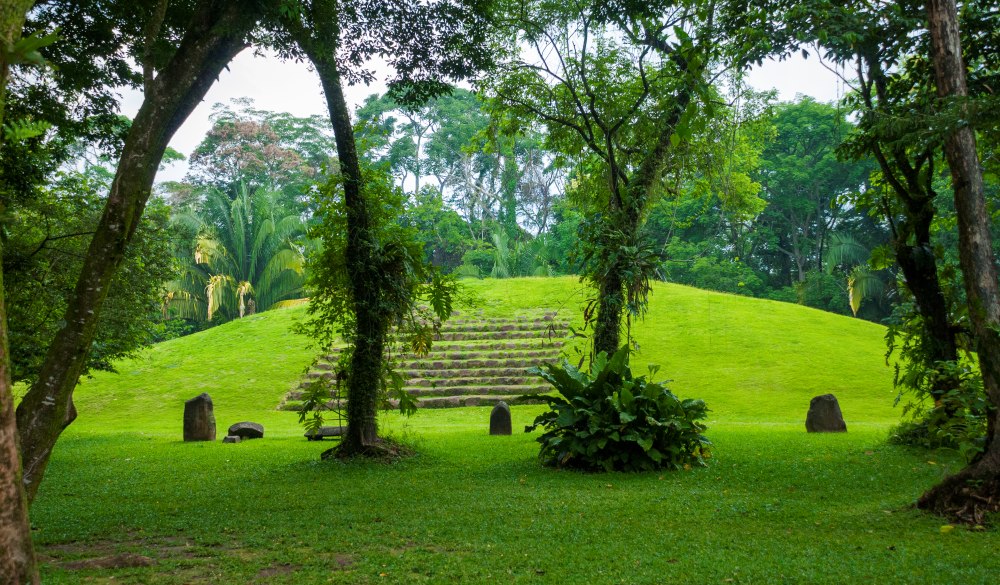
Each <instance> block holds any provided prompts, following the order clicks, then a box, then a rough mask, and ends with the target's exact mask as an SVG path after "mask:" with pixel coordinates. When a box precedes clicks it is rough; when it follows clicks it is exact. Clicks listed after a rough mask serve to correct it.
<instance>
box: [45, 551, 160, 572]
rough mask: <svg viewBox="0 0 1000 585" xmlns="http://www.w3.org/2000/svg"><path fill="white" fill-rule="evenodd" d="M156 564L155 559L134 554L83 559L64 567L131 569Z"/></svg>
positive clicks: (66, 564) (64, 564) (76, 568)
mask: <svg viewBox="0 0 1000 585" xmlns="http://www.w3.org/2000/svg"><path fill="white" fill-rule="evenodd" d="M155 564H156V561H154V560H153V559H151V558H149V557H147V556H143V555H137V554H133V553H120V554H115V555H108V556H104V557H97V558H92V559H82V560H79V561H71V562H68V563H63V567H65V568H67V569H73V570H81V569H129V568H133V567H152V566H153V565H155Z"/></svg>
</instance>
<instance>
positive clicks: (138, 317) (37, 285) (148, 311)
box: [4, 167, 175, 384]
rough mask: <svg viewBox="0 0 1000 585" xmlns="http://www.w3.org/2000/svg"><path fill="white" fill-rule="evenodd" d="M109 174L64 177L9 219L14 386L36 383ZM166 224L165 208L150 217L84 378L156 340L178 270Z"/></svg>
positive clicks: (97, 171) (109, 304)
mask: <svg viewBox="0 0 1000 585" xmlns="http://www.w3.org/2000/svg"><path fill="white" fill-rule="evenodd" d="M108 175H109V173H108V171H107V170H105V169H103V168H101V167H96V168H93V167H92V168H91V169H89V171H85V172H80V171H66V172H63V173H60V174H59V175H57V176H56V177H54V178H53V181H52V184H51V186H50V187H48V188H47V189H45V192H44V193H42V194H40V195H38V196H37V197H36V198H34V200H33V201H31V202H29V203H27V204H25V205H21V206H19V207H18V209H16V210H15V211H14V212H13V213H11V214H10V215H9V216H8V220H7V222H6V224H5V226H4V227H5V230H6V244H5V254H4V272H5V273H6V275H7V276H8V280H7V283H6V284H7V286H6V291H5V292H6V295H7V299H8V301H9V302H11V303H12V304H14V305H16V306H17V307H18V310H17V311H13V312H11V313H10V316H9V325H10V339H11V348H12V353H11V360H12V363H11V375H12V378H13V380H14V381H15V382H27V383H29V384H32V383H34V382H35V381H36V379H37V376H38V372H39V368H40V366H41V364H42V362H43V361H44V359H45V356H46V353H47V350H48V345H49V343H50V341H51V339H52V336H53V335H54V334H55V332H56V331H57V330H58V329H59V327H60V323H59V320H60V319H61V318H62V314H63V312H64V311H65V310H66V303H67V299H69V298H71V295H72V293H73V286H74V284H75V283H76V280H77V278H78V277H79V273H80V266H81V259H82V258H83V256H84V254H85V252H86V246H87V243H88V240H89V237H90V235H91V234H92V233H93V231H94V226H96V225H97V222H98V220H99V219H100V215H101V211H102V209H103V207H104V197H105V196H106V194H107V189H108V187H109V185H110V179H109V178H108ZM167 217H168V214H167V209H166V207H165V205H164V204H162V203H160V202H154V203H153V204H152V205H150V209H149V210H148V211H147V212H146V214H145V215H144V217H143V219H142V223H141V225H140V226H139V227H138V229H137V231H136V235H135V239H134V240H133V242H132V245H130V246H129V249H128V250H127V252H126V255H125V259H124V261H123V263H122V270H120V271H119V272H118V273H117V275H116V276H115V281H114V283H113V285H112V286H113V288H112V290H111V291H110V292H109V294H108V298H107V300H106V302H105V307H104V310H103V311H102V312H101V315H100V318H99V319H98V322H97V327H96V331H95V334H94V341H93V343H92V345H91V347H90V348H89V351H88V352H87V357H88V360H87V362H86V364H85V366H84V371H87V370H91V369H96V370H108V371H113V362H114V361H116V360H119V359H121V358H123V357H127V356H131V355H133V354H134V353H135V351H136V350H138V349H139V348H141V347H144V346H145V345H147V344H148V343H150V341H151V340H152V331H153V319H154V318H155V316H156V306H157V304H158V300H159V298H160V294H161V283H163V282H164V281H166V280H169V279H171V278H173V276H174V270H175V265H174V262H173V259H172V257H171V253H170V252H171V251H170V249H169V239H168V238H167V237H166V235H165V234H166V231H167Z"/></svg>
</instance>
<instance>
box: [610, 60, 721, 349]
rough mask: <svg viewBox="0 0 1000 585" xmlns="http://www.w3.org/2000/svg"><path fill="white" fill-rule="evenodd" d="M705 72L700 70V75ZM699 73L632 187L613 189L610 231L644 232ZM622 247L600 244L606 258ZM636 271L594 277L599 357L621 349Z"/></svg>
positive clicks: (619, 269) (614, 270)
mask: <svg viewBox="0 0 1000 585" xmlns="http://www.w3.org/2000/svg"><path fill="white" fill-rule="evenodd" d="M673 58H675V59H678V60H679V61H680V64H681V70H682V71H687V62H686V61H684V60H683V59H681V58H680V57H677V56H674V57H673ZM701 70H702V69H699V72H700V71H701ZM699 74H700V73H689V75H690V77H688V78H687V85H686V86H683V87H682V88H681V89H680V90H679V91H678V93H677V101H676V102H675V103H674V107H673V109H672V110H671V111H670V113H669V114H668V115H667V116H666V119H664V120H663V125H662V127H661V129H660V136H659V137H658V138H657V141H656V144H655V145H653V148H652V149H650V150H649V151H648V152H647V153H646V156H644V157H643V159H642V162H641V163H640V164H639V167H638V168H637V169H636V170H635V173H633V175H632V177H631V178H630V180H629V181H628V184H627V185H621V186H619V187H617V188H615V187H614V186H613V187H612V189H611V191H612V194H611V197H610V202H609V210H608V214H607V216H606V218H605V220H604V221H606V222H608V229H609V231H614V230H621V231H622V232H623V233H625V234H629V235H637V234H638V232H639V230H641V229H642V217H643V215H644V214H645V210H646V209H647V208H648V206H649V205H650V203H651V201H650V200H651V195H650V193H651V192H652V190H653V189H654V186H655V184H656V181H658V180H659V179H660V174H661V173H662V172H663V166H664V164H665V163H666V160H667V155H668V154H669V153H670V150H671V148H672V147H673V146H672V145H673V143H672V142H671V141H670V137H671V136H672V135H673V134H674V132H675V131H676V130H677V125H678V124H679V123H680V121H681V116H683V114H684V111H685V110H687V107H688V104H689V103H690V102H691V95H692V94H693V93H694V87H693V86H694V85H695V84H696V83H700V82H702V80H701V78H700V77H699ZM609 171H610V173H609V174H610V175H611V176H614V175H615V174H616V173H617V172H618V169H616V168H615V167H614V163H613V162H612V163H611V168H610V169H609ZM619 245H621V243H620V242H603V243H599V244H598V246H599V247H600V248H603V249H602V250H601V253H602V254H603V255H605V257H607V256H609V255H616V252H617V251H616V250H611V249H608V248H609V247H610V246H619ZM632 271H633V267H630V266H626V265H625V264H624V263H623V262H622V261H621V260H616V261H614V262H612V263H611V264H610V265H608V266H607V269H606V270H605V271H604V272H603V273H601V274H596V275H593V276H592V277H591V278H592V280H593V281H594V282H595V283H596V284H597V291H598V295H599V299H598V301H597V316H596V320H595V323H594V344H593V347H594V354H595V355H596V354H598V353H600V352H605V353H607V354H608V355H609V356H610V355H612V354H614V353H615V352H616V351H618V350H619V349H620V348H621V345H622V344H621V327H622V313H623V312H624V311H625V304H626V295H625V289H626V286H627V283H626V280H625V279H626V275H627V274H628V273H629V272H632ZM643 302H645V299H643Z"/></svg>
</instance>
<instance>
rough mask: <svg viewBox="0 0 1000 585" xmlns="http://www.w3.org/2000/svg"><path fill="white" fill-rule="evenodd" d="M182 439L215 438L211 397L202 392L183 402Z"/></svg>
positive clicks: (205, 439)
mask: <svg viewBox="0 0 1000 585" xmlns="http://www.w3.org/2000/svg"><path fill="white" fill-rule="evenodd" d="M184 440H185V441H214V440H215V411H214V410H213V408H212V397H211V396H209V395H208V394H205V393H204V392H203V393H201V394H199V395H198V396H195V397H194V398H192V399H191V400H188V401H187V402H185V403H184Z"/></svg>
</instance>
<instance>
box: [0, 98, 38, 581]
mask: <svg viewBox="0 0 1000 585" xmlns="http://www.w3.org/2000/svg"><path fill="white" fill-rule="evenodd" d="M0 119H2V117H0ZM11 386H12V384H11V382H10V350H9V346H8V345H7V310H6V304H5V299H4V291H3V269H2V268H0V583H16V584H20V583H38V570H37V568H36V566H35V551H34V548H33V547H32V544H31V525H30V524H29V523H28V498H27V496H26V494H25V490H24V484H23V483H22V481H21V459H20V455H19V453H18V439H17V427H16V425H15V417H14V400H13V396H12V392H11Z"/></svg>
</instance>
